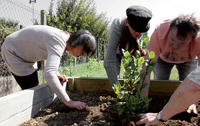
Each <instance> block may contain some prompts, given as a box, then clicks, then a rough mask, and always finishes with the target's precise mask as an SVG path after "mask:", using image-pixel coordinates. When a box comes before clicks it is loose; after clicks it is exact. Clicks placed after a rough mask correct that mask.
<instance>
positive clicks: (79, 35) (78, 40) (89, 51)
mask: <svg viewBox="0 0 200 126" xmlns="http://www.w3.org/2000/svg"><path fill="white" fill-rule="evenodd" d="M68 44H69V45H70V46H71V47H76V46H78V45H83V51H84V53H85V54H86V55H87V56H89V57H90V56H92V55H94V53H95V51H96V40H95V37H94V36H93V35H92V34H91V33H90V32H89V31H88V30H78V31H76V32H74V33H71V34H70V38H69V40H68Z"/></svg>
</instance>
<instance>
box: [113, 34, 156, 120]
mask: <svg viewBox="0 0 200 126" xmlns="http://www.w3.org/2000/svg"><path fill="white" fill-rule="evenodd" d="M146 37H147V36H145V37H143V39H140V40H139V42H138V44H139V46H140V47H141V46H142V45H143V46H144V45H146V44H145V43H146V41H148V40H149V39H148V38H146ZM144 40H145V41H144ZM143 46H142V47H143ZM146 52H147V55H146V57H147V58H144V57H143V56H142V55H141V53H140V52H139V51H136V56H135V57H134V56H132V55H131V53H130V52H128V51H124V52H123V53H124V57H123V59H122V67H123V70H124V74H123V80H124V81H123V82H119V81H118V82H117V83H116V84H114V86H113V90H114V92H115V94H116V96H117V98H116V101H117V110H118V114H119V115H120V116H121V115H123V114H131V113H141V112H144V111H146V110H147V108H148V104H149V101H150V99H149V98H148V97H147V96H141V91H142V89H143V88H145V87H146V86H147V85H148V84H147V83H145V78H146V76H147V74H150V72H151V71H152V70H153V67H154V64H155V63H154V62H153V58H154V57H155V54H154V52H148V51H146Z"/></svg>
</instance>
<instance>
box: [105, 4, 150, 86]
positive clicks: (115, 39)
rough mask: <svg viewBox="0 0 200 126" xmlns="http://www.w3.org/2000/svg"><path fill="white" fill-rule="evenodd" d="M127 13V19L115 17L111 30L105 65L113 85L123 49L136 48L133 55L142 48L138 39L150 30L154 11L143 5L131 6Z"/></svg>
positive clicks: (116, 79) (117, 74)
mask: <svg viewBox="0 0 200 126" xmlns="http://www.w3.org/2000/svg"><path fill="white" fill-rule="evenodd" d="M126 15H127V18H125V19H122V20H120V19H118V18H117V19H115V20H114V21H113V22H112V24H111V27H110V32H109V38H108V45H107V52H106V56H105V59H104V67H105V70H106V73H107V76H108V79H109V81H110V84H111V85H112V86H113V85H114V84H115V83H116V82H117V81H118V78H119V74H120V65H121V58H122V56H123V53H122V49H125V50H128V51H132V50H134V51H133V52H132V55H135V51H136V50H140V49H139V47H138V44H137V42H136V40H137V39H138V38H139V37H140V35H141V33H143V32H147V31H148V30H149V28H150V24H149V21H150V19H151V18H152V12H151V11H150V10H149V9H147V8H146V7H143V6H130V7H129V8H127V9H126ZM141 53H142V51H141Z"/></svg>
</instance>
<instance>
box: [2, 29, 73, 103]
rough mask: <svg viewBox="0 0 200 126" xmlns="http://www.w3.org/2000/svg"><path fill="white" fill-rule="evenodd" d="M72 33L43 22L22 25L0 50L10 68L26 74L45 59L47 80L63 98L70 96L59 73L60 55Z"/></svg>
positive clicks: (21, 74)
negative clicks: (26, 25)
mask: <svg viewBox="0 0 200 126" xmlns="http://www.w3.org/2000/svg"><path fill="white" fill-rule="evenodd" d="M68 38H69V35H67V34H66V33H65V32H64V31H62V30H60V29H57V28H54V27H50V26H44V25H34V26H29V27H26V28H23V29H21V30H19V31H17V32H14V33H12V34H10V35H9V36H7V37H6V39H5V41H4V43H3V45H2V47H1V54H2V58H3V59H4V61H5V63H6V64H7V66H8V68H9V70H10V71H11V72H12V73H14V74H15V75H18V76H26V75H30V74H32V73H33V72H34V71H36V70H37V61H41V60H46V66H45V70H44V76H45V80H46V81H47V83H48V85H49V86H50V87H51V89H52V90H53V91H54V92H55V93H56V94H57V96H58V97H59V98H61V99H62V100H69V97H68V95H67V94H66V91H65V90H64V89H63V88H62V86H61V84H60V81H59V79H58V77H57V74H58V67H59V65H60V60H61V57H62V55H63V53H64V51H65V48H66V41H67V40H68Z"/></svg>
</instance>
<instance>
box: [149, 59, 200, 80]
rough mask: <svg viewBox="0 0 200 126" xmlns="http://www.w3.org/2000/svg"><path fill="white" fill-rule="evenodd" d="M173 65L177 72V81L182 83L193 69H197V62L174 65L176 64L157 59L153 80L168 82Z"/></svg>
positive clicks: (195, 60)
mask: <svg viewBox="0 0 200 126" xmlns="http://www.w3.org/2000/svg"><path fill="white" fill-rule="evenodd" d="M174 65H175V66H176V68H177V70H178V75H179V80H180V81H182V80H184V79H185V78H186V77H187V75H188V74H189V73H190V72H192V71H193V70H194V69H196V68H197V66H198V60H197V59H194V60H192V61H191V62H185V63H179V64H176V63H167V62H165V61H163V60H162V59H161V58H160V57H159V58H158V60H157V62H156V65H155V67H154V70H153V72H154V79H155V80H169V77H170V73H171V70H172V68H173V66H174Z"/></svg>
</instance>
